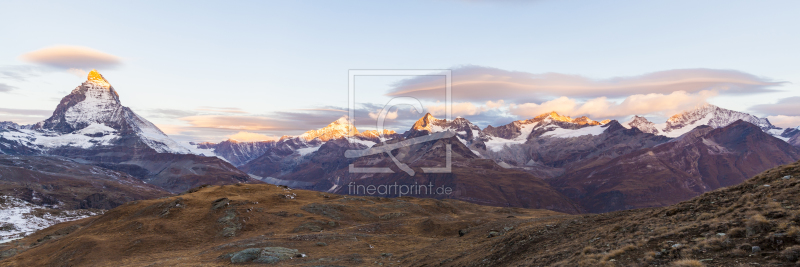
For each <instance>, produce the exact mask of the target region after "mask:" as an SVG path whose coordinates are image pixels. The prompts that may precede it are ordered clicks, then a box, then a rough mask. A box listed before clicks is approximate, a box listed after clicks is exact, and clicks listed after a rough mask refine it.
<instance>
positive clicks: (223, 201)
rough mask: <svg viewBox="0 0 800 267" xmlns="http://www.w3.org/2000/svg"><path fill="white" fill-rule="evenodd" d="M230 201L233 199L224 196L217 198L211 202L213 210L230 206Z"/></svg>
mask: <svg viewBox="0 0 800 267" xmlns="http://www.w3.org/2000/svg"><path fill="white" fill-rule="evenodd" d="M230 202H231V201H230V200H228V198H224V197H223V198H220V199H217V200H214V202H211V210H218V209H221V208H224V207H226V206H228V203H230Z"/></svg>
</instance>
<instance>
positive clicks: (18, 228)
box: [0, 196, 99, 243]
mask: <svg viewBox="0 0 800 267" xmlns="http://www.w3.org/2000/svg"><path fill="white" fill-rule="evenodd" d="M0 198H2V200H1V201H0V243H5V242H9V241H12V240H15V239H19V238H22V237H25V236H27V235H29V234H32V233H34V232H36V231H38V230H41V229H44V228H47V227H50V226H52V225H55V224H58V223H62V222H68V221H74V220H79V219H83V218H86V217H90V216H94V215H99V213H94V212H90V211H88V210H67V211H59V212H58V215H53V214H52V213H50V212H35V211H36V210H39V209H44V207H41V206H37V205H34V204H31V203H28V202H26V201H24V200H21V199H18V198H14V197H11V196H0Z"/></svg>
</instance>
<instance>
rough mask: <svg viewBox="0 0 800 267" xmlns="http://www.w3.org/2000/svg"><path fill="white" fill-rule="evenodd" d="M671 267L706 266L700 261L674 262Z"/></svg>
mask: <svg viewBox="0 0 800 267" xmlns="http://www.w3.org/2000/svg"><path fill="white" fill-rule="evenodd" d="M669 266H673V267H703V266H706V265H705V264H703V263H702V262H700V261H698V260H677V261H674V262H672V264H670V265H669Z"/></svg>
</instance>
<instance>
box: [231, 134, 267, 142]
mask: <svg viewBox="0 0 800 267" xmlns="http://www.w3.org/2000/svg"><path fill="white" fill-rule="evenodd" d="M228 138H230V139H233V140H236V141H239V142H253V141H269V140H278V137H274V136H268V135H264V134H259V133H251V132H238V133H236V134H233V135H230V136H228Z"/></svg>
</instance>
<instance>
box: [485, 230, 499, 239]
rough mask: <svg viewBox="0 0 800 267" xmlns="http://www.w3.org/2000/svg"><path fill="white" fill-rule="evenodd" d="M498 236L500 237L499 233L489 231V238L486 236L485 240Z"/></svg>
mask: <svg viewBox="0 0 800 267" xmlns="http://www.w3.org/2000/svg"><path fill="white" fill-rule="evenodd" d="M499 235H500V232H498V231H491V232H489V236H487V237H486V238H492V237H495V236H499Z"/></svg>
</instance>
